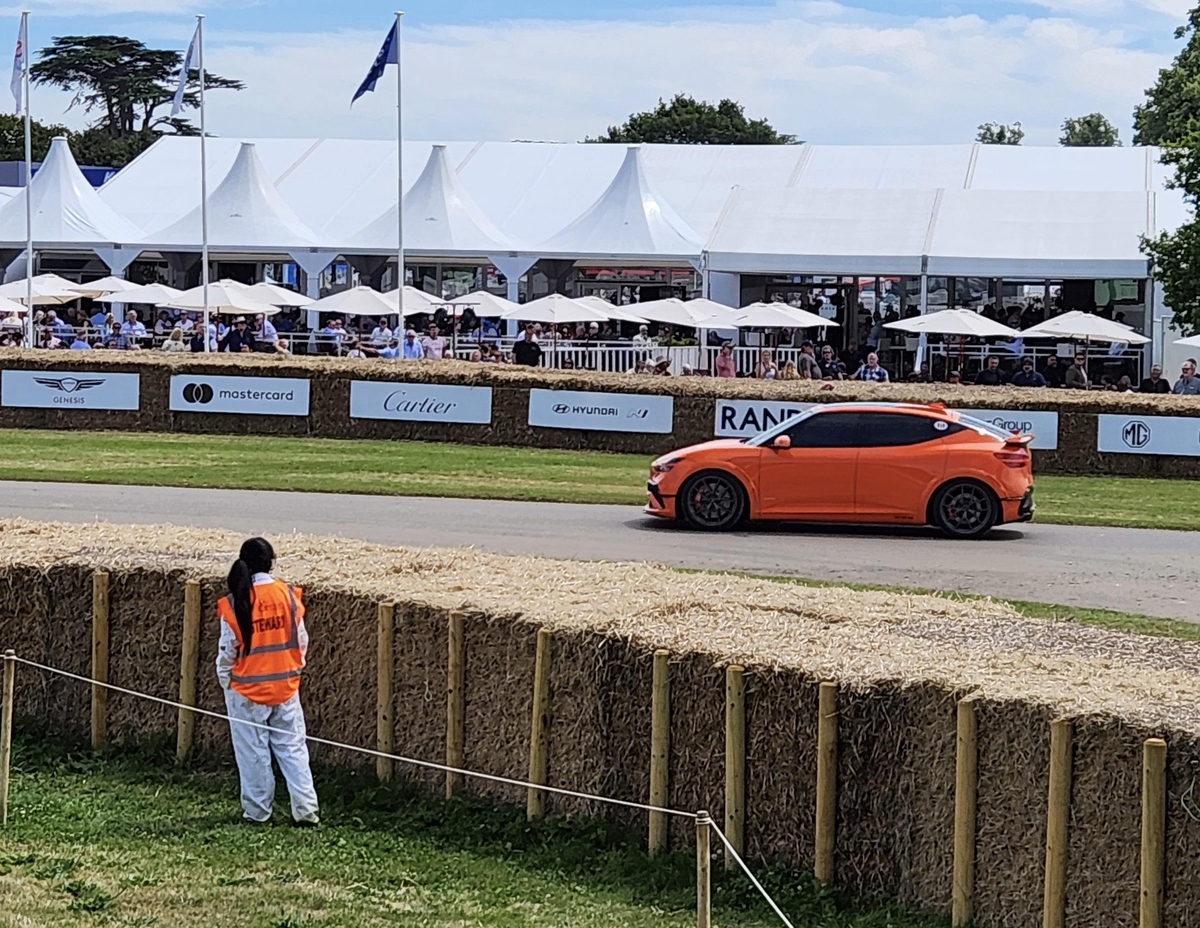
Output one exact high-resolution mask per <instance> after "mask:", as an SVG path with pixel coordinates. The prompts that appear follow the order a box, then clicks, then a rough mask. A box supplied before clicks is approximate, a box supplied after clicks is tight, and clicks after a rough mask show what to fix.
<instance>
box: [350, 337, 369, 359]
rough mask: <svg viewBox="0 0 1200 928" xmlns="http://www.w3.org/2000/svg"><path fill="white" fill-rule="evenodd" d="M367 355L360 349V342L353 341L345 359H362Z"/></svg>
mask: <svg viewBox="0 0 1200 928" xmlns="http://www.w3.org/2000/svg"><path fill="white" fill-rule="evenodd" d="M366 356H367V353H366V352H365V351H363V349H362V342H359V341H355V342H353V343H352V344H351V345H350V350H349V351H348V352H346V357H348V358H355V359H362V358H366Z"/></svg>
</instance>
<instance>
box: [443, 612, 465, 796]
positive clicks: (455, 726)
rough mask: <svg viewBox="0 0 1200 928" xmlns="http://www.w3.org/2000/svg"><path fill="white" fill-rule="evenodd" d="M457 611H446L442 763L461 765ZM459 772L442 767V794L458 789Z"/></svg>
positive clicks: (461, 647)
mask: <svg viewBox="0 0 1200 928" xmlns="http://www.w3.org/2000/svg"><path fill="white" fill-rule="evenodd" d="M463 622H464V616H463V614H462V613H461V612H451V613H450V626H449V634H448V635H447V639H448V641H449V647H450V653H449V659H448V661H447V663H446V766H447V767H457V768H459V769H462V766H463V758H464V756H465V740H466V716H467V694H466V682H467V673H466V671H467V666H466V665H467V661H466V650H467V639H466V635H465V632H464V628H463ZM462 784H463V775H462V774H461V773H453V772H451V771H449V770H448V771H446V798H447V799H449V798H451V797H452V796H454V795H455V794H456V793H458V791H459V790H460V789H462Z"/></svg>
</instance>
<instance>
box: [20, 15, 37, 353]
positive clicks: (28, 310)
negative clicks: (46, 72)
mask: <svg viewBox="0 0 1200 928" xmlns="http://www.w3.org/2000/svg"><path fill="white" fill-rule="evenodd" d="M20 41H21V58H22V61H23V63H24V65H25V67H24V70H23V73H22V75H21V89H22V93H23V95H24V97H25V317H26V319H28V327H29V347H30V348H36V347H37V343H36V340H35V339H34V336H33V263H34V262H33V198H32V196H31V191H30V185H31V184H32V183H33V127H32V124H31V122H30V116H29V11H28V10H26V11H25V12H23V13H22V14H21V39H20Z"/></svg>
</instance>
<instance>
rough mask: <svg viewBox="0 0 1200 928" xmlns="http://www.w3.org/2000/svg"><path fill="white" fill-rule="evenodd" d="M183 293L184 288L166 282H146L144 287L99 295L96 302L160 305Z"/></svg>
mask: <svg viewBox="0 0 1200 928" xmlns="http://www.w3.org/2000/svg"><path fill="white" fill-rule="evenodd" d="M181 293H183V291H182V290H176V289H175V288H174V287H168V286H167V285H166V284H146V285H145V286H143V287H134V288H133V289H132V290H125V291H123V292H121V293H110V294H108V295H107V296H98V297H96V298H95V302H97V303H137V304H139V305H141V304H144V303H146V304H149V305H151V306H158V305H160V304H162V303H167V302H170V301H171V300H172V299H174V298H175V297H177V296H179V295H180V294H181Z"/></svg>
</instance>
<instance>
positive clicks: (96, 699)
mask: <svg viewBox="0 0 1200 928" xmlns="http://www.w3.org/2000/svg"><path fill="white" fill-rule="evenodd" d="M92 679H93V680H98V681H99V682H100V683H107V682H108V574H107V573H105V572H104V571H102V570H97V571H96V572H95V573H93V574H92ZM107 743H108V690H107V689H106V688H105V687H103V686H98V685H97V684H95V683H93V684H92V750H95V751H98V750H99V749H100V748H102V747H104V745H105V744H107Z"/></svg>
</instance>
